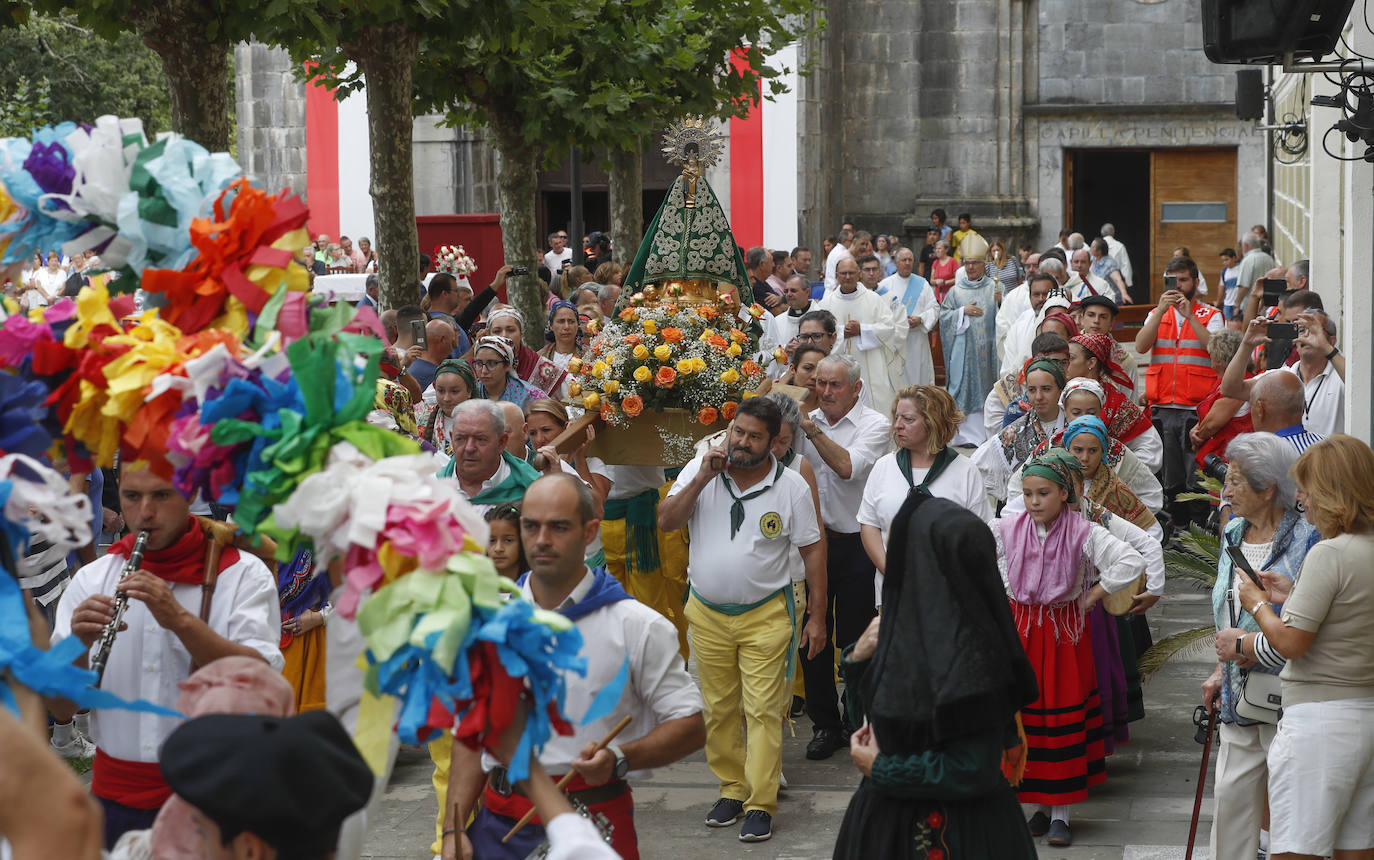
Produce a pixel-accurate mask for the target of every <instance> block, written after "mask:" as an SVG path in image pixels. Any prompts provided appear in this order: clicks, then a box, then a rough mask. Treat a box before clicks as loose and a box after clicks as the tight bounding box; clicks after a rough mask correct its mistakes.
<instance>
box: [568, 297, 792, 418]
mask: <svg viewBox="0 0 1374 860" xmlns="http://www.w3.org/2000/svg"><path fill="white" fill-rule="evenodd" d="M660 294H661V295H660ZM737 310H738V305H737V304H736V303H735V301H734V299H733V298H732V297H728V296H722V297H721V298H720V299H719V301H712V302H707V303H702V304H695V303H692V302H691V300H690V299H689V298H688V297H687V296H685V295H684V290H683V287H682V285H680V284H677V283H668V284H665V285H663V286H662V287H661V288H660V287H654V286H649V287H645V288H644V291H643V292H640V293H635V294H634V295H633V296H632V297H631V298H630V302H629V306H628V307H626V308H624V309H623V310H621V312H620V313H619V314H618V315H616V316H615V317H613V318H612V319H610V320H607V321H606V323H605V325H604V327H603V328H601V329H600V330H599V331H597V332H596V335H595V337H594V338H593V340H592V343H591V346H590V348H589V349H588V351H587V353H586V355H585V356H584V357H583V358H581V359H577V358H574V359H573V360H572V362H570V363H569V365H568V369H569V371H571V372H572V373H573V375H574V380H573V382H572V383H571V385H570V386H569V392H570V393H571V394H572V396H573V398H574V400H577V399H580V400H581V403H582V405H583V406H585V407H586V408H587V410H588V411H598V412H599V413H600V415H601V418H602V420H603V421H605V422H606V423H607V424H610V425H612V426H615V427H627V426H629V424H630V423H631V422H632V421H634V420H635V419H636V418H637V417H639V416H640V415H642V414H643V413H644V412H645V410H652V411H655V412H662V411H663V410H665V409H682V410H685V411H687V412H689V413H690V414H692V415H693V416H695V419H696V420H697V421H698V422H700V423H701V424H704V425H708V426H709V425H713V424H715V423H717V422H718V421H720V420H721V419H724V420H726V421H729V420H730V419H732V418H734V416H735V409H736V407H738V406H739V403H740V401H741V400H743V399H744V398H745V397H746V396H747V394H746V393H747V392H751V391H753V390H754V389H756V388H757V387H758V386H759V384H760V383H761V382H762V381H763V369H762V368H761V367H759V365H758V363H757V362H756V361H754V358H753V356H755V355H756V354H757V353H758V343H759V335H760V334H762V331H763V326H762V325H761V324H760V322H759V319H760V318H761V317H762V316H763V314H764V313H765V311H764V309H763V308H762V307H761V306H760V305H757V304H752V305H750V306H749V307H748V308H746V309H745V310H744V311H743V312H742V313H738V314H737V313H735V312H734V311H737ZM744 320H748V322H745V321H744Z"/></svg>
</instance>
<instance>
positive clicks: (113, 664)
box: [51, 465, 284, 849]
mask: <svg viewBox="0 0 1374 860" xmlns="http://www.w3.org/2000/svg"><path fill="white" fill-rule="evenodd" d="M119 496H120V501H121V504H122V506H123V511H124V518H125V521H126V522H127V523H128V524H129V527H130V528H131V529H132V533H131V534H130V535H129V536H128V537H126V538H124V540H122V541H119V542H118V543H116V544H114V545H113V546H111V547H110V551H109V553H108V554H107V555H105V556H103V557H102V558H99V559H97V560H96V561H94V562H92V563H90V564H88V565H86V566H85V567H83V568H81V569H80V570H78V571H77V572H76V574H75V576H73V578H72V581H71V584H70V585H69V586H68V587H67V590H66V592H65V593H64V594H63V595H62V598H61V600H60V602H59V603H58V607H57V613H56V617H55V619H54V629H53V641H54V642H56V641H58V640H61V639H64V638H66V637H67V636H76V637H78V638H80V639H81V641H82V643H83V644H85V645H86V647H87V653H86V654H83V655H82V656H81V657H80V658H79V659H78V660H77V665H78V666H81V667H82V668H87V667H89V661H90V656H91V654H92V652H94V651H96V650H97V649H98V648H99V644H100V639H101V634H102V633H103V632H104V630H105V627H106V626H107V625H109V624H110V623H111V622H112V621H113V619H114V616H115V596H114V595H115V594H116V593H117V592H120V591H122V592H124V593H125V594H126V595H127V596H128V605H127V611H126V612H125V614H124V617H123V624H122V625H120V626H119V627H118V628H117V629H116V630H115V639H114V642H113V645H112V647H111V648H110V650H109V655H108V662H107V663H106V665H105V671H104V677H103V679H102V682H101V688H102V689H104V690H106V691H108V692H111V693H114V694H115V695H117V696H120V697H122V698H124V699H131V700H132V699H144V700H146V701H149V702H152V703H153V704H157V705H162V706H164V707H167V708H175V706H176V701H177V695H178V692H179V690H178V687H177V685H178V684H179V683H181V682H182V681H185V680H186V679H187V677H189V676H190V674H191V671H192V667H193V666H204V665H207V664H209V663H211V662H213V661H215V660H218V659H219V658H220V657H228V656H248V657H254V658H257V659H261V660H264V661H266V662H267V663H268V664H269V665H271V666H272V668H274V669H278V670H280V669H281V667H282V665H283V662H284V661H283V659H282V655H281V651H280V650H279V648H278V644H279V642H280V641H281V621H280V610H279V608H278V602H277V588H276V579H275V577H274V576H273V574H272V573H271V572H270V571H268V569H267V567H266V566H265V565H264V564H263V563H262V562H261V561H259V560H258V559H256V558H254V557H253V556H251V555H249V554H247V553H243V554H240V553H239V552H238V551H237V550H236V549H234V548H233V547H224V548H222V551H221V552H218V553H216V552H214V551H213V550H212V548H213V547H214V544H213V543H212V542H211V541H210V540H209V539H207V537H206V534H205V532H204V530H203V529H202V528H201V524H200V522H199V521H198V520H197V519H196V518H194V517H192V516H191V513H190V504H189V502H188V501H187V500H186V498H185V497H184V496H182V495H181V494H180V493H179V492H178V491H177V489H176V487H175V486H173V484H172V483H171V482H170V481H166V480H163V479H162V478H160V477H158V476H157V475H155V474H153V473H152V472H151V471H149V470H147V469H146V468H139V467H138V466H136V465H131V466H125V467H124V468H123V469H121V472H120V485H119ZM140 532H147V543H146V549H145V553H144V556H143V560H142V563H141V565H140V566H139V568H138V569H137V570H135V571H133V572H131V573H129V574H128V575H127V576H126V575H124V568H125V566H126V563H127V561H128V557H129V555H130V554H131V552H132V550H133V546H134V543H135V540H136V537H135V536H136V535H138V534H139V533H140ZM216 554H217V555H218V559H217V563H216V568H217V569H218V571H219V576H218V581H217V582H216V585H215V587H214V589H213V592H212V599H211V600H210V601H209V604H208V606H206V605H204V602H203V601H202V586H203V584H204V582H205V574H206V567H207V564H208V562H209V561H211V560H212V559H214V558H215V555H216ZM51 707H52V710H53V714H54V716H55V717H56V718H57V720H58V721H59V722H64V721H67V720H70V719H71V716H72V714H73V712H74V710H75V708H74V706H73V705H72V704H71V703H70V702H55V703H51ZM179 722H180V721H179V720H176V719H174V718H170V717H162V716H156V715H153V714H146V713H136V712H132V711H102V710H99V709H97V710H95V711H93V712H92V714H91V735H92V738H91V739H92V740H93V741H94V742H95V746H96V754H95V762H94V764H93V766H92V773H91V777H92V779H91V792H92V793H93V794H94V795H95V797H96V799H97V800H98V801H99V802H100V805H101V806H102V807H103V808H104V810H105V847H106V849H109V848H112V847H113V846H114V843H115V842H116V841H117V840H118V839H119V836H120V834H122V833H124V832H125V831H127V830H137V829H143V828H148V827H151V826H152V822H153V819H154V818H155V817H156V816H157V812H158V809H160V808H161V806H162V804H163V803H164V802H165V801H166V799H167V797H168V796H169V794H170V793H171V790H170V789H169V788H168V787H167V784H166V783H165V782H164V781H163V779H162V774H161V772H160V770H159V768H158V761H157V756H158V750H159V749H161V747H162V742H163V741H164V740H166V739H167V736H168V735H169V734H170V733H171V731H172V730H173V729H174V728H176V726H177V725H178V723H179Z"/></svg>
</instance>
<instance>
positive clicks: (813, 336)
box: [797, 331, 827, 343]
mask: <svg viewBox="0 0 1374 860" xmlns="http://www.w3.org/2000/svg"><path fill="white" fill-rule="evenodd" d="M826 337H827V335H826V334H825V333H823V332H814V331H813V332H807V333H806V334H799V335H797V340H799V341H801V342H802V343H819V342H820V341H822V340H825V338H826Z"/></svg>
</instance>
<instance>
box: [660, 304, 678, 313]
mask: <svg viewBox="0 0 1374 860" xmlns="http://www.w3.org/2000/svg"><path fill="white" fill-rule="evenodd" d="M663 312H664V313H667V314H675V313H677V305H664V306H663Z"/></svg>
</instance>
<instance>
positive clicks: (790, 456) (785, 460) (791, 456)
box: [778, 448, 797, 469]
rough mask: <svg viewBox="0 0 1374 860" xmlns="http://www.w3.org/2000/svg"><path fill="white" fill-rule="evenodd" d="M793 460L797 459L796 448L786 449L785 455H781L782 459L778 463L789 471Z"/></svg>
mask: <svg viewBox="0 0 1374 860" xmlns="http://www.w3.org/2000/svg"><path fill="white" fill-rule="evenodd" d="M795 459H797V449H796V448H788V449H787V453H786V454H783V455H782V459H781V460H779V461H778V462H780V463H782V464H783V465H784V466H786V467H788V468H789V469H790V468H791V467H792V461H793V460H795Z"/></svg>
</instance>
